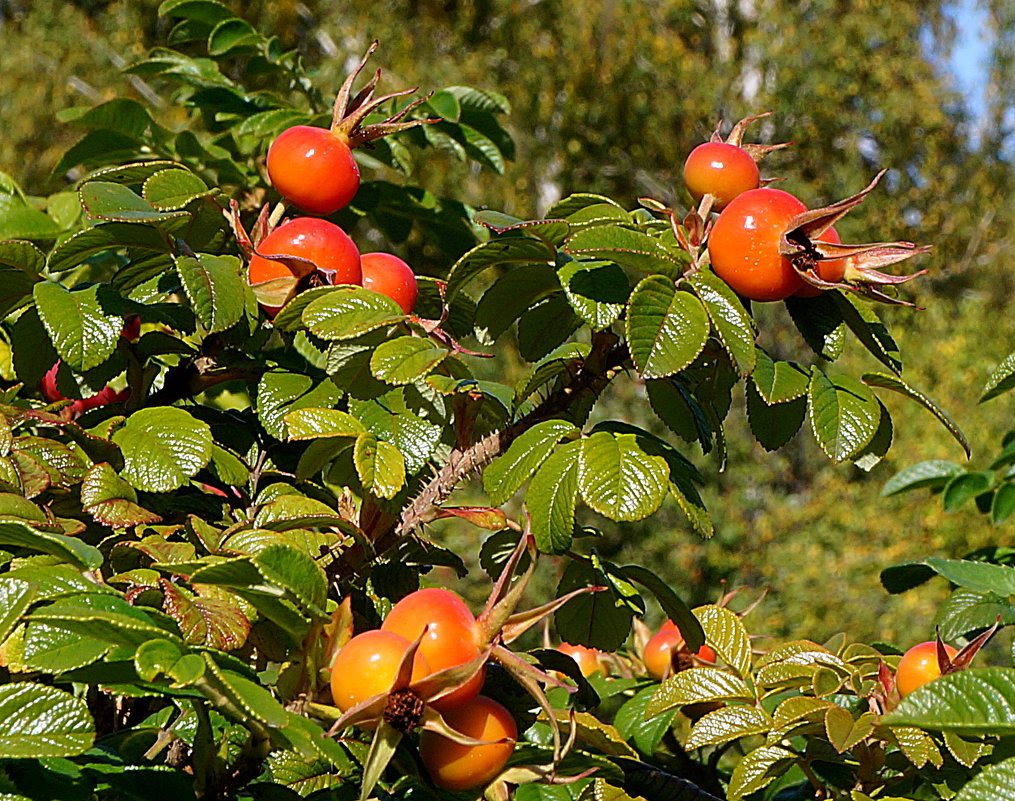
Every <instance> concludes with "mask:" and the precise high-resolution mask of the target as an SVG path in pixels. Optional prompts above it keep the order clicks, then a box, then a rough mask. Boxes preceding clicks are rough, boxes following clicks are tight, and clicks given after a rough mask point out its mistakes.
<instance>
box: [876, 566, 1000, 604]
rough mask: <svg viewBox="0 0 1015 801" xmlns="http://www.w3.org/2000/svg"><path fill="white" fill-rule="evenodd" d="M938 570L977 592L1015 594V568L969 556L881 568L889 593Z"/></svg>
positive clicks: (884, 583)
mask: <svg viewBox="0 0 1015 801" xmlns="http://www.w3.org/2000/svg"><path fill="white" fill-rule="evenodd" d="M935 573H937V574H938V575H940V576H944V577H945V578H946V579H948V580H949V581H950V582H952V583H953V584H957V585H958V586H960V587H966V588H967V589H970V590H974V591H976V592H991V593H995V594H997V595H1015V568H1012V567H1008V566H1007V565H994V564H990V563H989V562H973V561H970V560H967V559H938V558H936V557H931V558H929V559H922V560H920V561H912V562H902V563H900V564H897V565H892V566H891V567H888V568H885V569H884V570H882V571H881V583H882V584H883V585H884V587H885V589H886V590H888V592H890V593H898V592H904V591H905V590H909V589H912V588H913V587H916V586H918V585H920V584H922V583H923V582H925V581H927V580H928V579H929V578H931V577H932V576H933V575H934V574H935Z"/></svg>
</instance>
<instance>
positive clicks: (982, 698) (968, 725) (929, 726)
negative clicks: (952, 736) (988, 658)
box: [883, 667, 1015, 737]
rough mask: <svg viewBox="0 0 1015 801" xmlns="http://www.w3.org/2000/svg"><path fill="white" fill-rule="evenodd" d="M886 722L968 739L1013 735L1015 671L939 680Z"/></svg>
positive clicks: (986, 670)
mask: <svg viewBox="0 0 1015 801" xmlns="http://www.w3.org/2000/svg"><path fill="white" fill-rule="evenodd" d="M883 722H884V723H885V725H888V726H893V727H895V726H912V727H919V728H921V729H926V730H929V731H953V732H956V733H960V734H963V735H966V736H990V735H993V736H1002V737H1003V736H1007V735H1011V734H1013V733H1015V668H1003V667H988V668H972V669H968V670H960V671H958V672H956V673H948V674H945V675H943V676H939V677H938V678H936V679H934V680H933V681H930V682H927V683H926V684H924V685H923V686H922V687H918V688H917V689H915V690H914V691H913V692H911V693H910V694H909V695H907V696H906V697H905V698H903V699H902V701H901V702H900V703H899V705H898V706H897V707H896V708H895V709H894V710H893V711H892V712H890V713H889V714H888V715H886V716H885V717H884V719H883Z"/></svg>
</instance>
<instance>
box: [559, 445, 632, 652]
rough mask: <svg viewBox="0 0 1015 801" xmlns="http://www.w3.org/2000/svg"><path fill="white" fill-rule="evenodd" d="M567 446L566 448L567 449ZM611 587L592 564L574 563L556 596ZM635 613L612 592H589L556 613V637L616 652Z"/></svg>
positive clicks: (625, 636)
mask: <svg viewBox="0 0 1015 801" xmlns="http://www.w3.org/2000/svg"><path fill="white" fill-rule="evenodd" d="M565 447H567V446H565ZM604 584H609V581H608V579H607V577H606V576H604V575H603V573H602V572H601V571H600V570H597V569H596V568H594V567H593V566H592V565H591V564H586V563H583V562H571V563H570V564H568V566H567V567H566V568H565V569H564V575H563V576H561V579H560V583H559V584H558V585H557V596H558V597H560V596H563V595H566V594H567V593H569V592H572V591H573V590H577V589H580V588H582V587H595V586H603V585H604ZM632 616H633V613H632V611H631V609H630V607H629V606H628V605H627V604H625V603H623V601H622V600H621V599H620V598H618V597H617V596H616V595H615V594H614V593H613V592H611V591H609V590H607V591H606V592H591V593H589V592H586V593H583V594H582V595H578V596H576V597H574V598H572V599H571V600H569V601H568V602H567V603H566V604H564V606H562V607H561V608H560V609H558V610H557V612H556V613H555V614H554V621H555V625H556V629H557V635H558V636H559V637H560V638H561V639H562V640H563V641H564V642H570V643H575V644H579V645H588V646H591V647H594V648H599V649H600V650H603V651H615V650H617V649H618V648H619V647H620V646H621V645H623V643H624V641H625V640H626V639H627V635H628V632H629V631H630V628H631V618H632Z"/></svg>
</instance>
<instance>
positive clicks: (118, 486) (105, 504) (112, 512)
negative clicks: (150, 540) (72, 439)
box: [81, 462, 162, 528]
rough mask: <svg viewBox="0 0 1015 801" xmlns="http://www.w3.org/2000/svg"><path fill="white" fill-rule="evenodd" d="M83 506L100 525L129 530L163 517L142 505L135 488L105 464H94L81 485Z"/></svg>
mask: <svg viewBox="0 0 1015 801" xmlns="http://www.w3.org/2000/svg"><path fill="white" fill-rule="evenodd" d="M81 505H82V506H83V507H84V509H85V511H87V512H88V513H89V514H90V515H91V516H92V517H94V518H95V521H96V522H97V523H101V524H102V525H106V526H110V527H111V528H126V527H128V526H137V525H141V524H144V523H156V522H158V521H159V520H161V519H162V518H161V517H159V516H158V515H157V514H155V513H154V512H150V511H148V510H147V509H145V508H143V507H142V506H140V505H139V504H138V502H137V493H136V492H135V491H134V488H133V487H132V486H131V485H130V484H129V483H127V482H126V481H124V480H123V479H122V478H120V476H119V475H117V473H116V471H115V470H114V469H113V468H112V467H111V466H110V465H109V464H108V463H106V462H102V463H100V464H96V465H93V466H92V467H91V468H89V470H88V473H87V475H85V477H84V480H83V481H82V482H81Z"/></svg>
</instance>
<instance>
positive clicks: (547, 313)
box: [518, 292, 581, 362]
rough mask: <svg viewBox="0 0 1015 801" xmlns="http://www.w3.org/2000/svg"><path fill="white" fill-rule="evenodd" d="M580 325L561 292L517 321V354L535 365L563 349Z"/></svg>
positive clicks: (535, 305) (533, 306)
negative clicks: (562, 346)
mask: <svg viewBox="0 0 1015 801" xmlns="http://www.w3.org/2000/svg"><path fill="white" fill-rule="evenodd" d="M579 325H581V318H580V317H578V315H577V314H575V313H574V310H573V309H572V308H571V304H570V303H568V302H567V298H565V297H564V293H563V292H555V293H553V294H552V295H549V296H547V297H545V298H543V299H541V300H538V301H536V302H535V303H533V304H532V306H530V307H529V308H528V309H526V310H525V311H524V312H522V316H521V317H519V318H518V353H519V354H521V357H522V358H523V359H525V360H526V361H529V362H536V361H539V360H540V359H542V358H543V357H544V356H546V355H548V354H549V353H551V352H553V351H554V350H556V349H557V348H558V347H559V346H560V345H563V344H564V343H565V342H566V341H567V339H568V338H569V337H570V336H571V335H572V334H573V333H574V332H575V330H576V329H577V328H578V326H579Z"/></svg>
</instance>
